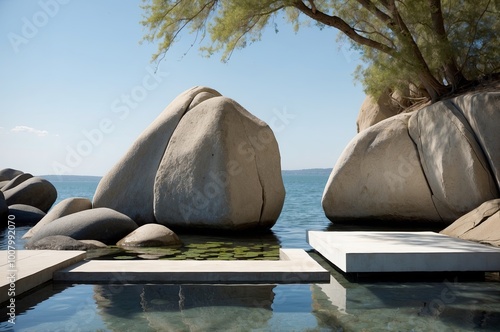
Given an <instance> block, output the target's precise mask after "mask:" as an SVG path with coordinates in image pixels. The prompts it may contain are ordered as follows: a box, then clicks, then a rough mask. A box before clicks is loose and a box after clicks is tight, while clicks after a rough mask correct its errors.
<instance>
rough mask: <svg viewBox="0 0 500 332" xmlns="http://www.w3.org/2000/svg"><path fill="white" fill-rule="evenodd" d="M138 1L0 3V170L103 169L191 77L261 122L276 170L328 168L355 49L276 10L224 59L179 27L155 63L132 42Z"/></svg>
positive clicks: (341, 135)
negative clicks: (257, 34) (254, 36)
mask: <svg viewBox="0 0 500 332" xmlns="http://www.w3.org/2000/svg"><path fill="white" fill-rule="evenodd" d="M140 4H141V1H140V0H106V1H97V0H94V1H81V0H73V1H71V0H39V1H28V0H23V1H18V0H0V36H1V38H0V64H1V79H0V91H1V98H0V114H1V118H0V119H1V121H0V151H1V154H0V168H6V167H11V168H16V169H20V170H22V171H24V172H29V173H32V174H36V175H42V174H76V175H103V174H104V173H105V172H107V171H108V170H109V169H110V168H111V167H112V165H114V163H116V162H117V161H118V160H119V158H120V157H121V156H122V155H123V154H124V153H125V151H126V150H127V149H128V148H129V147H130V146H131V144H132V142H133V141H134V140H135V139H136V138H137V136H138V135H139V134H140V133H141V132H142V131H143V130H144V129H145V128H146V127H147V126H148V125H149V124H150V123H151V122H152V121H153V120H154V119H155V118H156V117H157V116H158V115H159V114H160V113H161V111H162V110H163V109H164V108H165V107H166V106H167V105H168V104H169V103H170V101H171V100H173V99H174V98H175V97H176V96H177V95H178V94H180V93H181V92H183V91H185V90H187V89H189V88H191V87H193V86H196V85H204V86H209V87H211V88H214V89H216V90H218V91H219V92H220V93H222V94H223V95H225V96H227V97H230V98H233V99H234V100H236V101H237V102H239V103H240V104H241V105H242V106H244V107H245V108H246V109H247V110H248V111H250V112H251V113H253V114H254V115H256V116H257V117H259V118H260V119H262V120H264V121H266V122H267V123H268V124H270V125H271V128H272V129H273V130H274V132H275V135H276V138H277V140H278V144H279V146H280V152H281V161H282V168H283V169H305V168H317V167H318V168H327V167H333V166H334V164H335V162H336V160H337V159H338V157H339V156H340V154H341V152H342V150H343V149H344V147H345V146H346V145H347V143H348V142H349V141H350V140H351V139H352V137H354V135H355V134H356V117H357V114H358V110H359V107H360V106H361V103H362V102H363V99H364V92H363V89H362V86H361V84H359V83H357V84H355V83H354V82H353V76H352V72H353V71H354V69H355V68H356V66H357V65H358V62H357V60H356V56H355V54H353V53H352V52H350V50H349V48H348V46H347V45H345V46H341V45H340V46H339V44H338V43H337V42H336V36H337V32H336V31H335V30H333V29H323V30H320V29H318V28H317V27H315V26H314V25H313V26H311V27H310V28H302V29H301V30H300V31H299V32H298V33H297V34H296V33H294V32H293V30H292V28H291V27H290V26H289V25H287V24H286V23H284V22H283V21H281V20H280V19H279V18H278V19H277V24H278V29H279V32H278V33H275V31H274V28H273V27H270V29H268V30H267V31H265V32H264V34H263V38H262V41H260V42H258V43H255V44H252V45H250V46H248V47H247V48H245V49H243V50H239V51H236V52H235V53H233V56H232V57H231V59H230V61H229V62H228V63H222V62H221V61H220V55H218V54H215V55H214V56H212V57H211V58H206V57H203V56H202V55H201V54H200V52H199V51H198V46H199V45H198V44H195V45H194V47H192V48H190V45H191V44H192V43H193V42H194V36H193V35H189V34H187V33H185V34H183V35H182V36H181V39H180V40H179V42H178V43H177V44H175V45H174V46H173V48H172V49H171V50H170V52H169V53H168V54H167V56H166V57H165V58H164V60H163V61H161V62H160V64H159V65H158V67H157V68H156V64H152V63H151V62H150V60H151V55H152V54H153V53H154V52H155V51H156V47H157V45H156V44H149V43H143V44H140V43H139V41H140V40H141V39H142V37H143V35H144V34H145V32H146V31H145V30H144V27H143V26H142V25H141V24H140V23H139V22H140V21H141V18H142V14H143V12H142V9H141V8H140ZM155 69H156V74H155V73H154V71H155ZM285 114H286V115H285ZM283 118H285V120H283ZM280 120H281V121H280Z"/></svg>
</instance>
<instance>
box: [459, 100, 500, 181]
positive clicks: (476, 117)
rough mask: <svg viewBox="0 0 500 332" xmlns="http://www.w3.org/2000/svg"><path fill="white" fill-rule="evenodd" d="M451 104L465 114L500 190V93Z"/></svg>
mask: <svg viewBox="0 0 500 332" xmlns="http://www.w3.org/2000/svg"><path fill="white" fill-rule="evenodd" d="M451 102H452V103H453V104H454V105H455V106H456V107H457V108H458V109H460V111H461V112H462V113H463V115H464V116H465V118H466V119H467V121H468V123H469V124H470V126H471V128H472V130H473V131H474V134H475V137H476V139H477V142H478V144H479V145H480V146H481V148H482V150H483V151H484V154H485V155H486V160H487V161H488V162H489V166H490V168H491V172H492V173H493V177H494V178H495V180H496V185H497V187H498V188H500V130H499V126H500V92H487V93H471V94H467V95H464V96H460V97H458V98H454V99H452V100H451Z"/></svg>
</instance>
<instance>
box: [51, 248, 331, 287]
mask: <svg viewBox="0 0 500 332" xmlns="http://www.w3.org/2000/svg"><path fill="white" fill-rule="evenodd" d="M54 280H55V281H63V282H80V283H103V282H106V283H108V282H109V283H210V284H215V283H277V284H287V283H315V282H329V281H330V273H329V272H328V271H327V270H325V269H324V268H323V267H322V266H321V265H319V264H318V263H317V262H316V261H315V260H314V259H313V258H312V257H311V256H309V254H308V253H307V252H305V251H304V250H302V249H280V260H274V261H257V260H255V261H252V260H241V261H223V260H206V261H196V260H183V261H175V260H129V261H105V260H92V261H85V262H81V263H79V264H76V265H73V266H70V267H68V268H65V269H62V270H60V271H57V272H55V273H54Z"/></svg>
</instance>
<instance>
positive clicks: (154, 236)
mask: <svg viewBox="0 0 500 332" xmlns="http://www.w3.org/2000/svg"><path fill="white" fill-rule="evenodd" d="M181 244H182V243H181V240H180V239H179V237H178V236H177V234H175V233H174V232H173V231H172V230H170V229H168V228H167V227H165V226H163V225H159V224H146V225H142V226H141V227H139V228H137V229H136V230H134V231H133V232H132V233H130V234H128V235H127V236H125V237H124V238H123V239H121V240H120V241H118V243H117V244H116V245H117V246H119V247H163V246H179V245H181Z"/></svg>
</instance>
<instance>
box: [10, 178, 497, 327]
mask: <svg viewBox="0 0 500 332" xmlns="http://www.w3.org/2000/svg"><path fill="white" fill-rule="evenodd" d="M327 178H328V174H327V173H324V172H320V173H311V174H307V175H304V174H294V173H287V174H285V175H284V181H285V187H286V190H287V196H286V200H285V206H284V208H283V212H282V214H281V216H280V219H279V221H278V222H277V224H276V225H275V226H274V227H273V229H272V231H273V233H272V235H270V236H271V238H272V240H269V238H268V239H266V241H271V242H274V241H276V242H277V243H279V245H280V246H281V247H284V248H303V249H306V250H310V247H309V245H308V244H307V242H306V230H312V229H313V230H326V229H335V226H332V225H331V223H330V222H329V221H328V220H327V219H326V218H325V217H324V214H323V211H322V209H321V204H320V202H321V195H322V191H323V188H324V185H325V183H326V181H327ZM54 184H55V185H56V187H57V188H58V191H59V193H60V198H59V200H61V199H63V198H66V197H70V196H83V197H89V198H91V196H92V194H93V190H94V189H95V185H96V183H94V184H90V183H86V184H76V183H72V184H68V183H64V182H63V183H54ZM84 187H85V188H86V189H85V188H84ZM209 240H210V237H207V241H209ZM310 253H311V255H312V256H313V257H314V258H315V259H316V260H318V262H320V264H322V265H323V266H324V267H325V268H327V269H328V270H329V271H330V273H331V281H330V283H325V284H291V285H119V284H118V285H117V284H103V285H65V284H55V283H51V284H47V285H45V286H44V287H41V288H39V289H38V290H36V291H34V292H31V293H29V294H27V295H26V296H22V297H19V298H18V299H16V304H17V306H16V310H17V320H16V325H14V326H12V325H10V324H9V323H6V322H3V323H0V331H9V330H15V331H126V330H127V331H190V332H191V331H476V330H477V331H499V330H500V278H499V276H498V274H497V273H488V274H486V278H485V280H484V281H469V282H467V281H459V280H457V279H454V278H453V277H450V276H442V277H440V276H435V278H433V281H418V282H415V281H411V282H410V281H407V280H406V279H404V280H392V281H388V280H386V281H373V280H372V281H370V280H368V281H366V280H365V281H363V280H361V281H357V282H356V281H353V280H352V279H347V278H346V276H344V275H342V274H340V273H339V272H338V271H336V270H335V269H334V268H333V267H332V266H330V265H329V264H328V263H327V262H325V261H324V260H323V259H322V258H321V257H319V256H318V255H316V254H315V253H313V252H312V251H311V252H310ZM405 280H406V281H405ZM0 317H3V318H2V319H5V317H6V311H5V306H4V307H3V308H1V309H0ZM13 328H14V329H13Z"/></svg>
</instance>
